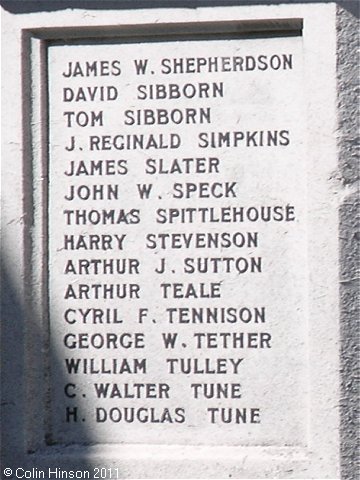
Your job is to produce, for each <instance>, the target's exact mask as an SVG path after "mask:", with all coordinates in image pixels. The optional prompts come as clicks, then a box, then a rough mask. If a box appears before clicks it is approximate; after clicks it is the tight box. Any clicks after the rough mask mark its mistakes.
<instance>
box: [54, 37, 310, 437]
mask: <svg viewBox="0 0 360 480" xmlns="http://www.w3.org/2000/svg"><path fill="white" fill-rule="evenodd" d="M303 84H304V68H303V46H302V38H301V36H292V37H281V36H280V37H273V38H236V37H234V38H221V36H219V37H218V38H217V39H201V40H199V39H189V38H186V36H183V37H179V38H178V39H176V40H173V39H171V40H166V39H165V40H164V39H163V41H147V40H146V39H145V40H143V41H141V42H138V41H136V42H135V41H131V40H129V41H127V42H111V43H109V42H107V41H106V40H99V41H97V42H92V43H91V44H86V42H78V43H68V44H56V43H54V44H51V45H50V46H49V47H48V110H49V159H48V160H49V161H48V169H49V171H48V173H49V185H48V197H49V200H48V201H49V208H48V230H49V235H48V238H49V324H50V345H51V359H50V372H51V375H50V378H51V382H50V383H51V385H50V404H51V418H50V432H49V434H50V438H51V441H52V442H55V443H64V442H66V443H68V442H69V441H71V442H75V443H81V442H82V440H83V438H82V432H83V429H84V426H85V427H86V429H89V430H90V431H91V432H92V437H93V441H94V442H95V443H99V442H100V443H109V442H115V443H123V442H124V443H134V442H136V443H148V444H158V443H163V444H170V445H171V444H184V445H186V444H189V443H191V444H194V445H214V444H216V445H219V444H221V445H228V446H238V445H243V446H247V445H251V446H287V445H291V446H302V445H304V444H305V427H306V416H307V412H306V402H307V383H306V378H307V368H308V364H307V348H308V342H307V338H308V325H307V321H308V320H307V319H308V312H307V300H306V299H307V295H308V288H309V285H308V270H307V247H306V245H307V243H306V242H307V218H306V211H307V189H306V185H307V167H306V162H307V159H306V155H305V148H304V142H305V138H306V135H305V131H306V130H305V129H306V121H305V115H304V103H305V101H304V91H303Z"/></svg>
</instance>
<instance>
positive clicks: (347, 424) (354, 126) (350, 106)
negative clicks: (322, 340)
mask: <svg viewBox="0 0 360 480" xmlns="http://www.w3.org/2000/svg"><path fill="white" fill-rule="evenodd" d="M359 6H360V4H359V3H358V2H357V1H354V2H339V4H338V9H337V33H338V58H337V69H338V128H339V130H338V142H339V143H338V145H339V172H340V176H339V181H340V182H341V184H342V185H343V187H345V189H348V191H349V194H348V195H347V196H346V197H345V199H344V201H343V203H342V206H341V209H340V212H339V214H340V244H339V245H340V249H341V278H340V297H341V315H342V317H341V326H340V329H341V338H342V345H341V390H342V391H341V423H342V429H341V459H342V478H344V479H354V480H355V479H356V478H358V476H359V471H360V464H359V455H358V445H359V381H358V378H359V376H358V373H359V333H358V332H359V315H360V312H359V239H360V233H359V230H360V228H359V227H360V226H359V185H358V182H359V163H358V162H359V157H358V149H359V127H360V125H359V96H358V93H359V86H360V85H359V56H358V48H359V33H358V32H359V30H358V27H359V25H358V16H359Z"/></svg>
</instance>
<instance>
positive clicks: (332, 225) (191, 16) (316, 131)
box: [3, 4, 347, 479]
mask: <svg viewBox="0 0 360 480" xmlns="http://www.w3.org/2000/svg"><path fill="white" fill-rule="evenodd" d="M335 15H336V7H335V5H334V4H326V5H324V4H312V5H304V4H296V5H277V6H242V7H211V8H199V9H154V10H122V11H101V10H96V11H85V10H77V9H74V10H69V9H68V10H64V11H61V12H60V13H57V12H53V13H51V12H42V13H31V14H23V15H18V16H17V17H16V18H13V17H15V16H14V15H11V14H10V13H8V12H3V25H4V27H3V30H4V36H5V37H4V38H6V39H8V40H7V41H8V46H7V49H6V51H4V54H3V64H4V65H7V66H8V68H6V70H5V71H4V74H3V77H4V79H3V85H4V88H5V91H6V97H4V100H3V109H4V116H6V117H4V118H10V119H11V120H10V121H9V122H6V124H5V125H4V130H3V137H4V138H6V144H5V145H4V147H3V156H4V157H5V159H6V163H9V164H11V165H12V166H11V169H6V171H4V172H3V182H4V183H3V184H4V198H5V207H4V222H6V221H7V223H8V226H7V228H6V229H5V231H4V248H5V249H6V261H7V263H8V264H9V265H11V267H10V269H9V270H10V277H11V279H12V281H13V284H14V285H16V287H17V292H18V296H19V298H20V299H21V302H20V303H21V304H22V305H23V308H24V312H25V313H24V322H23V323H24V331H23V338H22V341H21V342H20V345H17V344H16V342H15V343H11V345H12V353H11V352H10V353H9V352H8V353H7V355H8V358H9V359H11V355H13V356H14V358H13V361H15V360H16V361H15V364H17V362H18V361H19V360H20V361H21V365H20V366H18V368H19V369H20V370H19V371H21V376H20V377H19V384H20V385H23V388H24V390H23V391H24V392H25V393H24V395H23V397H22V398H20V397H18V400H17V403H16V406H15V407H14V409H15V410H14V411H11V410H10V411H9V415H10V416H12V417H14V418H15V417H16V419H15V420H12V428H11V429H10V430H9V438H10V444H11V445H12V448H13V452H15V457H14V458H15V459H17V460H19V464H20V463H21V462H22V464H23V465H26V468H28V469H30V468H38V469H44V468H48V467H59V468H63V469H64V470H65V469H66V468H70V466H71V467H72V468H73V469H76V470H79V469H81V468H83V469H85V470H89V469H90V468H93V467H106V468H113V469H116V468H119V469H120V470H121V475H122V477H121V478H230V477H232V478H333V479H334V478H340V473H339V470H340V453H339V443H340V440H339V409H338V406H339V293H338V277H339V271H338V270H339V259H338V258H339V253H338V231H339V220H338V213H337V212H338V207H339V204H340V203H341V201H342V199H343V198H344V196H345V194H346V193H347V192H345V191H344V190H342V187H340V186H339V185H337V184H335V183H334V182H332V180H331V179H332V178H333V174H334V172H336V170H337V168H338V157H337V147H336V139H335V135H334V132H335V131H336V128H337V124H336V32H335ZM319 18H320V19H321V21H319ZM159 37H161V39H164V40H167V41H175V40H176V41H181V40H186V39H189V38H193V39H195V40H206V39H207V38H220V37H223V38H232V39H233V38H235V39H239V41H241V39H242V38H256V37H262V38H273V37H274V38H275V37H276V38H280V39H282V38H284V39H286V38H293V37H296V38H297V39H298V40H299V42H300V43H301V49H302V55H303V58H302V60H303V98H304V105H303V108H304V112H305V125H306V128H305V129H304V130H305V131H304V135H305V138H304V139H303V142H304V152H305V155H304V158H303V161H304V164H303V165H302V169H303V173H304V178H303V180H304V185H305V187H304V188H305V190H306V198H304V199H303V208H304V212H305V218H306V228H305V233H304V237H303V241H304V242H305V243H304V244H305V245H306V248H305V251H304V252H302V253H303V254H304V258H305V259H306V261H305V264H304V265H303V268H304V272H305V273H304V278H305V282H306V288H305V291H304V295H305V307H304V308H305V311H306V318H304V319H303V321H304V327H303V329H304V330H303V334H304V338H305V344H304V345H303V346H302V347H303V348H304V351H305V361H304V364H305V369H304V372H305V373H304V378H302V381H303V388H304V391H303V398H301V399H299V404H301V405H303V406H304V411H305V414H304V417H303V430H304V435H303V437H302V439H301V441H299V440H298V439H297V440H296V441H294V443H291V442H288V441H286V442H284V444H281V442H280V444H278V445H273V444H271V442H268V443H267V444H266V442H265V444H259V445H256V444H253V445H248V446H247V445H243V444H239V445H231V444H230V445H226V444H222V439H221V438H217V439H216V440H215V441H211V442H209V444H208V445H207V444H198V445H191V444H182V445H181V444H176V443H173V442H169V444H166V442H164V443H162V444H150V443H142V441H141V439H139V442H135V443H110V441H109V442H104V443H96V444H92V442H91V437H86V436H85V437H86V438H85V441H84V442H77V443H75V444H72V443H71V444H67V442H66V441H64V442H53V440H52V438H51V435H50V434H49V432H50V431H51V428H52V426H51V406H52V399H51V392H50V382H51V378H50V373H49V372H50V368H51V365H50V363H51V361H52V360H51V358H52V357H51V351H50V350H51V349H50V345H49V338H50V334H51V333H50V327H51V326H50V321H49V302H50V300H49V286H48V283H49V264H48V260H49V252H48V234H49V226H48V212H49V210H48V208H49V207H48V199H49V191H48V185H49V176H48V162H49V148H48V145H49V125H48V123H49V122H48V115H49V105H48V99H49V91H48V80H49V78H48V69H47V55H48V48H49V46H51V45H55V44H56V45H62V46H66V45H81V44H91V43H93V44H100V43H101V44H107V43H108V42H110V41H111V42H119V43H121V42H122V41H128V40H131V39H132V40H134V39H135V40H136V42H138V43H144V44H146V43H147V42H149V41H150V40H154V39H159ZM289 108H291V105H290V107H289ZM284 181H286V179H284ZM14 192H16V195H14ZM20 192H21V195H20ZM13 219H23V220H22V221H19V222H16V221H15V222H14V221H12V220H13ZM19 239H21V241H19ZM19 250H20V254H19ZM289 345H290V346H291V348H293V349H296V348H298V347H299V346H298V345H292V344H291V340H289ZM19 352H22V353H19ZM8 361H9V360H8ZM289 375H291V372H289ZM276 388H280V386H279V385H278V386H276ZM15 391H16V390H14V392H15ZM279 408H281V405H279ZM294 434H295V433H294ZM4 466H6V465H4Z"/></svg>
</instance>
